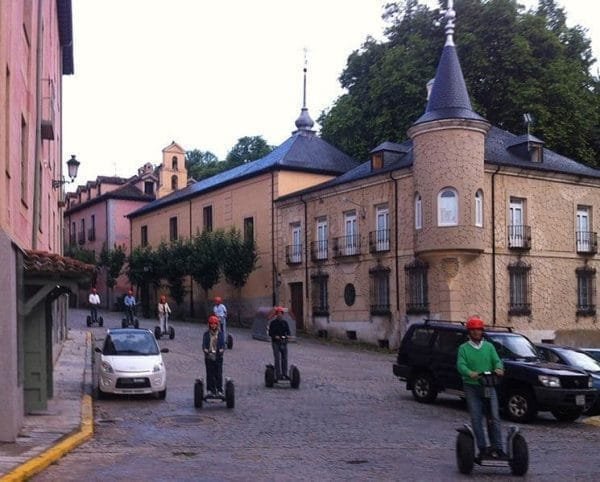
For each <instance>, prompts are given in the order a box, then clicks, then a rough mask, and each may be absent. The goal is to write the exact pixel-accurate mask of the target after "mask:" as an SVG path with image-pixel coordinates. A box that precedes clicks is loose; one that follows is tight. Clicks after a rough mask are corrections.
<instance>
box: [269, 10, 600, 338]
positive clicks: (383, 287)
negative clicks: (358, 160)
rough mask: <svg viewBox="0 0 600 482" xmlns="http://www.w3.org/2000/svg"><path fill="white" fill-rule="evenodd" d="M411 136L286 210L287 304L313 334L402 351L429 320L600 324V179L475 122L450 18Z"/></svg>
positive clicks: (539, 328) (279, 242)
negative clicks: (411, 331)
mask: <svg viewBox="0 0 600 482" xmlns="http://www.w3.org/2000/svg"><path fill="white" fill-rule="evenodd" d="M408 137H409V139H408V140H407V141H405V142H402V143H395V142H384V143H383V144H381V145H380V146H377V147H376V148H374V149H373V151H372V152H371V159H370V160H369V161H368V162H365V163H364V164H362V165H360V166H358V167H356V168H355V169H353V170H350V171H348V172H346V173H344V174H342V175H341V176H339V177H337V178H336V179H333V180H331V181H329V182H327V183H325V184H323V185H320V186H317V187H314V188H309V189H305V190H303V191H299V192H295V193H292V194H289V195H283V196H280V197H279V198H278V200H277V201H276V233H277V235H276V236H277V237H276V243H275V246H276V254H275V258H276V263H277V266H279V273H278V275H279V278H280V280H281V284H280V285H279V293H278V295H279V297H280V298H281V299H282V301H283V303H284V304H287V305H289V306H291V308H292V310H293V311H294V312H302V313H305V314H307V315H308V316H305V321H306V327H307V329H309V330H310V331H313V332H315V333H321V334H327V335H330V336H337V337H342V338H350V339H359V340H364V341H368V342H371V343H379V344H380V345H381V346H388V345H390V346H397V345H398V343H399V340H400V338H401V335H402V333H403V332H404V330H405V328H406V326H407V324H408V323H410V322H411V321H415V320H421V319H425V318H435V319H444V320H465V319H466V318H467V317H468V316H469V315H473V314H478V315H480V316H481V317H483V318H484V319H485V320H486V321H487V322H488V323H489V324H493V325H505V326H511V327H514V328H516V329H518V330H519V331H522V332H525V333H529V334H530V335H531V336H532V337H533V338H535V339H546V338H553V336H554V335H553V332H554V330H556V329H559V328H592V327H594V326H596V325H595V324H596V322H597V319H598V316H597V309H596V304H597V288H596V277H597V271H598V268H600V259H599V257H598V255H597V252H598V243H597V234H596V232H597V230H598V218H599V216H598V212H599V210H600V170H597V169H593V168H591V167H587V166H585V165H582V164H580V163H578V162H576V161H574V160H572V159H568V158H566V157H564V156H561V155H559V154H557V153H555V152H553V151H551V150H550V149H548V148H546V147H545V146H544V143H543V142H542V141H541V140H540V139H537V138H536V137H534V136H531V135H515V134H512V133H510V132H506V131H504V130H502V129H499V128H497V127H494V126H491V125H490V123H489V122H488V121H486V120H485V119H484V118H482V117H481V116H480V115H478V114H477V113H476V112H474V111H473V109H472V106H471V102H470V100H469V95H468V92H467V89H466V86H465V82H464V78H463V74H462V70H461V67H460V63H459V59H458V56H457V52H456V47H455V45H454V42H453V21H452V17H450V21H449V22H448V25H447V27H446V44H445V46H444V48H443V51H442V54H441V58H440V60H439V64H438V68H437V72H436V76H435V80H434V82H433V86H432V89H431V92H430V96H429V98H428V102H427V107H426V110H425V113H424V114H423V115H422V116H421V117H420V118H419V119H417V120H416V121H415V122H414V124H413V125H412V127H411V128H410V129H409V131H408ZM300 291H302V292H303V293H304V296H303V297H302V298H300V297H298V296H296V294H295V293H297V292H300Z"/></svg>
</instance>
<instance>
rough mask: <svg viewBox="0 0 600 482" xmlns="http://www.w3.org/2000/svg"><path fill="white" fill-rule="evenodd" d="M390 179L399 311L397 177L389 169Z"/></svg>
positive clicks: (397, 309) (397, 307) (398, 306)
mask: <svg viewBox="0 0 600 482" xmlns="http://www.w3.org/2000/svg"><path fill="white" fill-rule="evenodd" d="M390 179H391V180H392V181H393V182H394V238H395V242H394V262H395V264H396V311H400V274H399V273H398V266H399V263H400V260H399V259H398V237H399V236H398V182H397V181H398V179H396V178H395V177H394V172H393V171H390Z"/></svg>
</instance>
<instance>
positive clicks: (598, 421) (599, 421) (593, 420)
mask: <svg viewBox="0 0 600 482" xmlns="http://www.w3.org/2000/svg"><path fill="white" fill-rule="evenodd" d="M582 422H583V423H586V424H588V425H595V426H596V427H600V415H597V416H595V417H588V418H584V419H583V420H582Z"/></svg>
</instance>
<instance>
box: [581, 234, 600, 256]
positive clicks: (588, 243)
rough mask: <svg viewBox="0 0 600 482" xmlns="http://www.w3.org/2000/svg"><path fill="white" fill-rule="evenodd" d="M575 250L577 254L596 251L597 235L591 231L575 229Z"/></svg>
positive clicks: (594, 252)
mask: <svg viewBox="0 0 600 482" xmlns="http://www.w3.org/2000/svg"><path fill="white" fill-rule="evenodd" d="M575 239H576V241H577V252H578V253H579V254H592V255H593V254H596V253H598V235H597V234H596V233H593V232H591V231H576V232H575Z"/></svg>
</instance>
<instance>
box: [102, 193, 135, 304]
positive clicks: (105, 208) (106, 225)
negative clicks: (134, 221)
mask: <svg viewBox="0 0 600 482" xmlns="http://www.w3.org/2000/svg"><path fill="white" fill-rule="evenodd" d="M109 202H110V199H107V200H106V203H105V204H104V211H105V214H104V225H105V228H106V236H105V237H104V239H106V246H105V248H106V250H107V251H108V249H109V246H110V244H109V242H108V241H109V239H108V220H109V219H110V218H109V217H108V203H109ZM129 226H131V220H129ZM129 239H131V234H130V235H129ZM129 253H131V249H130V250H129ZM109 293H110V289H109V287H108V270H107V273H106V294H107V296H106V304H107V306H106V309H107V310H110V302H111V300H110V299H109V297H108V294H109Z"/></svg>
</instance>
